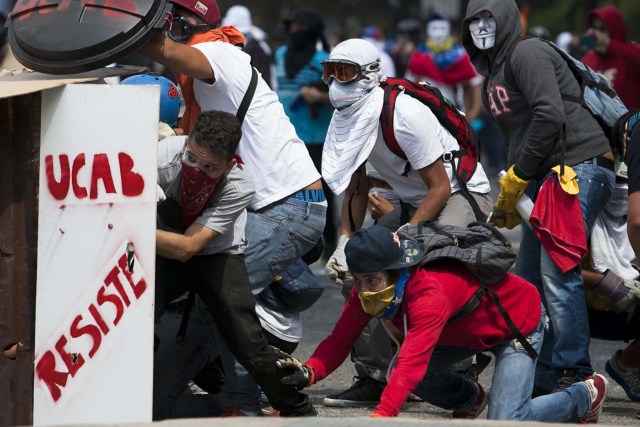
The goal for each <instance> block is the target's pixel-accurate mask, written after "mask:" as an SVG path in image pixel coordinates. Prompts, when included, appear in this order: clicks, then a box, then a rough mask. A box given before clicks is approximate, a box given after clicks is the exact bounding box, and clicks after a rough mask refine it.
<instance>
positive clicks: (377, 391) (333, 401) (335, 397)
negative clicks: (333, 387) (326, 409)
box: [322, 377, 386, 408]
mask: <svg viewBox="0 0 640 427" xmlns="http://www.w3.org/2000/svg"><path fill="white" fill-rule="evenodd" d="M355 378H357V381H356V382H355V383H353V385H352V386H351V387H350V388H348V389H346V390H345V391H343V392H341V393H337V394H331V395H329V396H327V397H325V398H324V400H323V401H322V403H323V404H324V405H325V406H337V407H342V408H347V407H372V406H376V405H377V404H378V403H380V396H382V391H383V390H384V387H385V385H386V383H383V382H380V381H377V380H374V379H373V378H371V377H355Z"/></svg>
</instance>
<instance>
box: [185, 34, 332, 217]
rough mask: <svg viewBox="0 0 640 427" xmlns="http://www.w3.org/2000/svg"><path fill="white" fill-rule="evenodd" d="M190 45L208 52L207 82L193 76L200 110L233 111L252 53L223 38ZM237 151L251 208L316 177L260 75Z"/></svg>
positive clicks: (246, 84) (245, 82)
mask: <svg viewBox="0 0 640 427" xmlns="http://www.w3.org/2000/svg"><path fill="white" fill-rule="evenodd" d="M194 47H195V48H197V49H199V50H200V51H201V52H202V53H203V54H204V55H205V56H206V57H207V59H208V60H209V63H210V64H211V68H212V69H213V72H214V74H215V77H216V80H215V82H214V83H213V84H212V85H209V84H207V83H205V82H202V81H200V80H194V83H193V89H194V93H195V97H196V100H197V101H198V104H199V105H200V109H201V110H202V111H210V110H219V111H225V112H228V113H231V114H236V113H237V112H238V108H239V107H240V103H241V102H242V98H243V97H244V94H245V92H246V91H247V88H248V87H249V83H250V82H251V64H250V61H251V57H250V56H249V55H247V54H245V53H244V52H242V51H241V50H240V49H239V48H238V47H236V46H233V45H232V44H229V43H225V42H207V43H200V44H197V45H194ZM238 154H239V155H240V157H241V158H242V161H243V162H244V163H245V165H246V169H247V170H248V171H249V172H250V173H251V174H252V175H253V182H254V184H255V186H256V194H255V196H254V197H253V200H251V204H250V205H249V207H250V208H251V209H260V208H263V207H265V206H267V205H269V204H271V203H273V202H276V201H278V200H281V199H283V198H285V197H287V196H289V195H291V194H293V193H295V192H296V191H298V190H300V189H303V188H305V187H307V186H308V185H310V184H312V183H313V182H315V181H317V180H318V179H320V174H319V173H318V171H317V170H316V168H315V166H314V165H313V161H312V160H311V157H310V156H309V152H308V151H307V148H306V147H305V145H304V142H302V141H301V140H300V138H298V135H297V134H296V131H295V128H294V127H293V125H292V124H291V121H290V120H289V118H288V117H287V115H286V114H285V112H284V108H283V107H282V104H280V101H279V100H278V95H276V93H275V92H273V91H272V90H271V89H269V86H268V85H267V83H266V82H265V81H264V80H263V79H262V77H260V78H259V79H258V86H257V88H256V92H255V95H254V96H253V100H252V101H251V106H250V107H249V110H248V111H247V115H246V116H245V119H244V123H243V124H242V139H241V140H240V146H239V147H238Z"/></svg>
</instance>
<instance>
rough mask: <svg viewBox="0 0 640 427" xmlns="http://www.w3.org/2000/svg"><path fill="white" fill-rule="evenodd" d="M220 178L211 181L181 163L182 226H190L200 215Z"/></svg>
mask: <svg viewBox="0 0 640 427" xmlns="http://www.w3.org/2000/svg"><path fill="white" fill-rule="evenodd" d="M222 178H223V176H220V177H219V178H218V179H212V178H210V177H208V176H207V174H205V173H204V172H202V171H201V170H200V169H198V168H196V167H193V166H189V165H186V164H184V162H183V163H182V180H181V181H182V183H181V185H182V188H181V194H180V215H181V217H182V223H183V225H185V226H187V227H188V226H190V225H191V224H193V222H194V221H195V220H196V219H197V218H198V217H199V216H200V215H201V214H202V212H203V211H204V209H205V207H206V205H207V202H208V201H209V199H210V198H211V195H212V194H213V193H214V192H215V191H216V189H217V188H218V186H219V185H220V182H221V181H222Z"/></svg>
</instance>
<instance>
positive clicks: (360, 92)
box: [329, 76, 378, 110]
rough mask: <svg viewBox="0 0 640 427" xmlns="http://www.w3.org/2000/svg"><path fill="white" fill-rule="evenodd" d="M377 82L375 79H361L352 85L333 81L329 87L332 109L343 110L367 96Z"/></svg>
mask: <svg viewBox="0 0 640 427" xmlns="http://www.w3.org/2000/svg"><path fill="white" fill-rule="evenodd" d="M376 86H378V82H377V81H376V79H375V78H373V77H371V76H370V77H369V78H368V79H366V78H365V79H361V80H358V81H357V82H354V83H346V84H343V83H338V82H337V81H336V80H335V79H334V80H332V81H331V85H330V86H329V100H330V101H331V105H333V108H335V109H337V110H343V109H345V108H347V107H349V106H350V105H353V104H355V103H356V102H358V101H359V100H361V99H362V98H364V97H365V96H367V95H368V94H369V92H371V91H372V90H373V89H374V88H375V87H376Z"/></svg>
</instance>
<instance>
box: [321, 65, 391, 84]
mask: <svg viewBox="0 0 640 427" xmlns="http://www.w3.org/2000/svg"><path fill="white" fill-rule="evenodd" d="M379 70H380V61H375V62H371V63H370V64H366V65H360V64H358V63H356V62H353V61H348V60H346V59H340V60H331V59H329V60H326V61H322V81H323V82H325V83H326V84H329V83H330V82H331V79H336V80H337V81H338V83H351V82H354V81H356V80H360V79H361V78H362V76H364V75H365V74H367V73H371V72H374V71H379Z"/></svg>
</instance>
